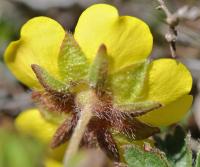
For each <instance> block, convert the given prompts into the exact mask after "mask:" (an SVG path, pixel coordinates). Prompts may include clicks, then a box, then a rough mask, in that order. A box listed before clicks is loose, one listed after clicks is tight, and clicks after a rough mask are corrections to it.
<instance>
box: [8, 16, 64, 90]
mask: <svg viewBox="0 0 200 167" xmlns="http://www.w3.org/2000/svg"><path fill="white" fill-rule="evenodd" d="M64 36H65V31H64V29H63V28H62V27H61V25H60V24H59V23H57V22H56V21H54V20H52V19H50V18H48V17H36V18H33V19H31V20H29V21H28V22H27V23H26V24H25V25H24V26H23V27H22V29H21V37H20V39H19V40H18V41H15V42H12V43H10V45H9V46H8V48H7V49H6V52H5V55H4V59H5V62H6V64H7V65H8V67H9V69H10V70H11V71H12V73H13V74H14V75H15V76H16V78H17V79H18V80H20V81H21V82H23V83H24V84H25V85H27V86H29V87H31V88H37V87H39V83H38V81H37V79H36V77H35V75H34V73H33V71H32V69H31V67H30V65H31V64H38V65H40V66H41V67H43V68H45V69H46V70H47V71H48V72H49V73H50V74H52V75H57V74H58V67H57V57H58V53H59V50H60V46H61V43H62V41H63V39H64Z"/></svg>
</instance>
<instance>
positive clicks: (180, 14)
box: [157, 0, 200, 58]
mask: <svg viewBox="0 0 200 167" xmlns="http://www.w3.org/2000/svg"><path fill="white" fill-rule="evenodd" d="M157 1H158V3H159V6H158V7H157V9H161V10H163V11H164V13H165V15H166V23H167V24H168V26H169V30H168V32H167V33H166V35H165V38H166V40H167V42H169V44H170V51H171V55H172V57H173V58H175V57H176V41H177V36H178V32H177V30H176V27H177V26H178V24H179V21H180V20H191V21H195V20H197V19H199V18H200V9H199V8H197V7H192V8H190V7H188V6H183V7H181V8H180V9H178V10H177V11H176V12H175V13H172V12H171V11H170V10H169V9H168V7H167V5H166V3H165V1H164V0H157Z"/></svg>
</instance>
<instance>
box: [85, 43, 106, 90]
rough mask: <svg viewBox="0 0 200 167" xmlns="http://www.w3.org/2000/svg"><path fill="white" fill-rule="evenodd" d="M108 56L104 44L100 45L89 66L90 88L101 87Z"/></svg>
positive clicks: (104, 77)
mask: <svg viewBox="0 0 200 167" xmlns="http://www.w3.org/2000/svg"><path fill="white" fill-rule="evenodd" d="M108 66H109V57H108V55H107V50H106V46H105V45H101V46H100V47H99V50H98V52H97V55H96V57H95V59H94V61H93V63H92V65H91V67H90V71H89V84H90V86H91V87H92V88H97V87H100V88H103V85H104V82H105V79H106V77H107V74H108Z"/></svg>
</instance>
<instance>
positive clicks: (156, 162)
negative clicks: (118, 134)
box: [125, 145, 171, 167]
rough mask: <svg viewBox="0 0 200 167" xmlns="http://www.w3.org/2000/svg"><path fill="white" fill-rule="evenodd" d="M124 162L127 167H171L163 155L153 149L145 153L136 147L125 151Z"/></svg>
mask: <svg viewBox="0 0 200 167" xmlns="http://www.w3.org/2000/svg"><path fill="white" fill-rule="evenodd" d="M125 160H126V162H127V164H128V167H171V166H170V165H169V163H168V161H167V158H166V157H165V155H164V153H162V152H160V151H159V150H157V149H154V148H151V150H148V151H147V150H144V149H142V148H140V147H138V146H136V145H133V146H131V147H129V148H128V149H126V151H125Z"/></svg>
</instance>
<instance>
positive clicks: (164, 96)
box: [147, 58, 192, 105]
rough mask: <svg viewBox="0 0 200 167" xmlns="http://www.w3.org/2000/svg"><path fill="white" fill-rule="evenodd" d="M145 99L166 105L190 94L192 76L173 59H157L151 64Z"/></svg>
mask: <svg viewBox="0 0 200 167" xmlns="http://www.w3.org/2000/svg"><path fill="white" fill-rule="evenodd" d="M148 78H149V80H148V89H147V92H148V95H147V99H148V100H152V101H159V102H160V103H162V104H164V105H167V104H169V103H171V102H173V101H175V100H177V99H178V98H180V97H182V96H184V95H187V94H189V93H190V91H191V88H192V75H191V73H190V72H189V70H188V69H187V68H186V67H185V66H184V65H183V64H182V63H180V62H178V61H176V60H174V59H167V58H163V59H158V60H155V61H153V62H152V63H151V67H150V70H149V76H148Z"/></svg>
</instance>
